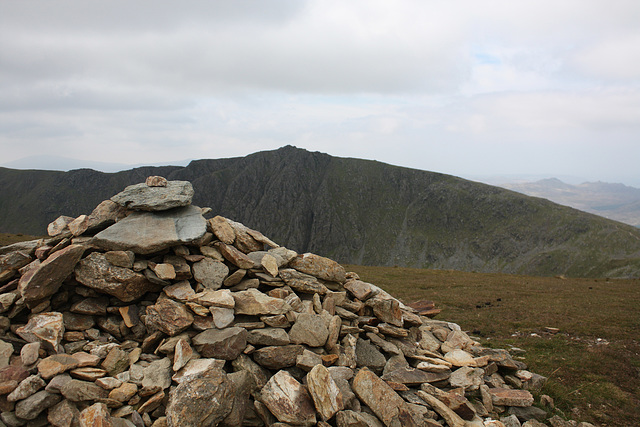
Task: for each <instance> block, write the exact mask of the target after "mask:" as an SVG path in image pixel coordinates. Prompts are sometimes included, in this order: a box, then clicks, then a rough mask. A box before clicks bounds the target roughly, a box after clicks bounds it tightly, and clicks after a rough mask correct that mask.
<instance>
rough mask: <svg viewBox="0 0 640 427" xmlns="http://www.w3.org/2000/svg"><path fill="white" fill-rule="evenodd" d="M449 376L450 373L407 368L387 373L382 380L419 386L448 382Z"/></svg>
mask: <svg viewBox="0 0 640 427" xmlns="http://www.w3.org/2000/svg"><path fill="white" fill-rule="evenodd" d="M449 375H451V373H450V372H449V371H444V372H425V371H422V370H420V369H414V368H411V367H408V366H406V367H402V368H399V369H395V370H393V371H390V372H385V373H384V375H383V376H382V379H383V380H385V381H390V382H394V383H399V384H406V385H409V386H417V385H420V384H423V383H431V382H437V381H443V380H446V379H447V378H449Z"/></svg>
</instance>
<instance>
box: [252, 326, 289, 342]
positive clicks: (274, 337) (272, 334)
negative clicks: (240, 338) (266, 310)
mask: <svg viewBox="0 0 640 427" xmlns="http://www.w3.org/2000/svg"><path fill="white" fill-rule="evenodd" d="M247 342H248V343H249V344H253V345H287V344H289V334H287V332H286V331H285V330H284V329H280V328H264V329H254V330H252V331H251V332H249V335H248V336H247Z"/></svg>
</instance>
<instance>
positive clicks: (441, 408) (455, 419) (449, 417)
mask: <svg viewBox="0 0 640 427" xmlns="http://www.w3.org/2000/svg"><path fill="white" fill-rule="evenodd" d="M416 394H417V395H418V396H420V398H421V399H422V400H424V401H425V402H427V403H428V404H429V406H431V407H432V408H433V410H434V411H436V412H437V413H438V414H440V416H441V417H442V418H444V419H445V421H446V422H447V424H448V425H449V426H450V427H465V426H466V423H465V421H464V420H463V419H462V418H461V417H460V416H459V415H458V414H456V413H455V412H453V410H451V409H450V408H449V407H448V406H447V405H445V404H444V403H442V402H441V401H440V400H438V398H436V397H435V396H432V395H430V394H429V393H425V392H424V391H422V390H421V391H418V392H417V393H416Z"/></svg>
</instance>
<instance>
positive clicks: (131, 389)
mask: <svg viewBox="0 0 640 427" xmlns="http://www.w3.org/2000/svg"><path fill="white" fill-rule="evenodd" d="M137 392H138V386H137V385H135V384H133V383H122V384H121V385H120V386H119V387H116V388H114V389H113V390H111V391H110V392H109V399H114V400H117V401H118V402H123V403H124V402H126V401H128V400H129V399H131V398H132V397H133V396H135V394H136V393H137Z"/></svg>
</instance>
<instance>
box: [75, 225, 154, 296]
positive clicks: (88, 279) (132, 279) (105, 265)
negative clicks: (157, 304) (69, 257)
mask: <svg viewBox="0 0 640 427" xmlns="http://www.w3.org/2000/svg"><path fill="white" fill-rule="evenodd" d="M118 224H119V223H118ZM75 273H76V280H77V281H78V282H80V283H82V284H83V285H85V286H87V287H89V288H92V289H95V290H97V291H100V292H104V293H107V294H109V295H113V296H114V297H116V298H118V299H120V300H121V301H123V302H131V301H134V300H136V299H138V298H140V297H141V296H143V295H144V294H145V293H147V292H149V291H153V290H156V289H157V286H156V285H154V284H153V283H151V282H150V281H149V280H148V279H147V278H146V277H145V276H144V275H142V274H140V273H136V272H134V271H133V270H130V269H128V268H122V267H116V266H114V265H112V264H111V263H110V262H109V261H107V259H106V257H105V256H104V254H101V253H99V252H93V253H91V254H90V255H89V256H88V257H86V258H84V259H83V260H82V261H80V262H79V263H78V265H77V267H76V269H75Z"/></svg>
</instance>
